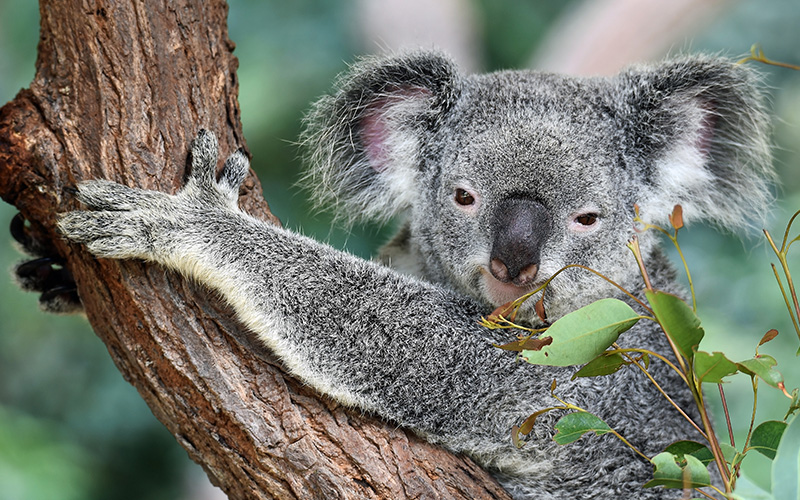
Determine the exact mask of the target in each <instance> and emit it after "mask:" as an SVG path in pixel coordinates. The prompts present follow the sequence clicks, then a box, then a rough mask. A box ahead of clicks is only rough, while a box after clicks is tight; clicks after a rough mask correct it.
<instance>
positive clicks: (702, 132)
mask: <svg viewBox="0 0 800 500" xmlns="http://www.w3.org/2000/svg"><path fill="white" fill-rule="evenodd" d="M699 104H700V109H701V112H702V113H703V117H702V118H701V119H700V129H699V130H698V131H697V139H696V140H695V146H696V147H697V150H698V151H700V154H702V155H703V157H705V158H708V157H709V156H711V141H712V140H713V139H714V132H715V131H716V127H717V118H718V117H717V113H716V112H715V106H714V103H713V102H711V101H702V102H700V103H699Z"/></svg>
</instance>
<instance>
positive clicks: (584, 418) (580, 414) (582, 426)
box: [553, 411, 611, 445]
mask: <svg viewBox="0 0 800 500" xmlns="http://www.w3.org/2000/svg"><path fill="white" fill-rule="evenodd" d="M555 428H556V431H557V432H556V434H555V436H553V441H555V442H556V443H558V444H561V445H564V444H569V443H572V442H573V441H577V440H578V439H580V438H581V436H583V435H584V434H586V433H587V432H594V433H595V434H597V435H598V436H600V435H602V434H606V433H608V432H611V427H609V426H608V424H607V423H605V422H603V420H602V419H600V417H598V416H596V415H593V414H591V413H589V412H585V411H577V412H574V413H567V414H566V415H564V416H563V417H561V418H560V419H559V420H558V422H556V425H555Z"/></svg>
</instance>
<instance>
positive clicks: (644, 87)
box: [618, 56, 774, 229]
mask: <svg viewBox="0 0 800 500" xmlns="http://www.w3.org/2000/svg"><path fill="white" fill-rule="evenodd" d="M618 78H620V80H621V82H622V85H623V88H624V89H626V90H627V91H623V94H624V95H625V96H626V98H627V102H626V103H624V104H623V108H625V109H626V111H624V112H623V114H622V117H623V122H622V125H621V126H622V128H623V129H626V131H627V132H626V133H627V145H626V147H625V149H627V153H628V158H631V159H632V160H633V163H634V164H635V166H634V167H633V168H635V169H636V170H638V172H639V174H640V175H641V176H642V179H641V180H642V181H643V182H642V183H641V184H642V186H643V187H642V192H640V193H638V194H637V198H638V203H639V206H640V209H641V212H640V213H641V215H642V217H643V218H645V220H647V221H650V222H655V223H658V224H665V223H666V221H667V215H668V214H669V213H671V212H672V207H673V206H674V205H676V204H680V205H681V206H682V207H683V213H684V216H685V218H687V219H688V220H691V219H705V220H709V221H711V222H713V223H715V224H718V225H720V226H723V227H727V228H730V229H736V228H740V227H743V226H748V225H749V224H752V223H754V222H763V219H764V218H765V215H766V211H767V208H768V206H769V205H770V202H771V201H772V194H771V191H770V186H771V184H772V182H773V181H774V171H773V169H772V165H771V161H770V147H769V139H768V135H769V132H768V129H769V120H768V118H767V113H766V111H765V107H764V100H763V97H762V95H761V91H760V89H759V80H758V78H757V75H756V74H755V72H754V71H753V70H751V69H750V68H746V67H744V66H742V65H737V64H735V63H733V62H732V61H730V60H727V59H723V58H713V57H705V56H700V57H687V58H682V59H676V60H671V61H667V62H665V63H662V64H660V65H657V66H645V67H639V68H631V69H629V70H628V71H627V72H625V73H622V74H621V75H620V76H619V77H618ZM628 168H631V166H629V167H628ZM631 173H633V172H631Z"/></svg>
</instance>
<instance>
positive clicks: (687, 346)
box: [645, 290, 705, 363]
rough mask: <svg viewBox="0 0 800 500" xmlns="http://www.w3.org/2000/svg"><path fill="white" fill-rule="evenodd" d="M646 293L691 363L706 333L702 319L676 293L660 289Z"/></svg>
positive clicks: (646, 291)
mask: <svg viewBox="0 0 800 500" xmlns="http://www.w3.org/2000/svg"><path fill="white" fill-rule="evenodd" d="M645 295H646V296H647V300H648V301H649V302H650V307H651V308H652V309H653V314H655V316H656V319H657V320H658V322H659V323H660V324H661V327H662V328H664V331H665V332H666V334H667V336H668V337H669V338H670V339H671V340H672V342H673V343H674V344H675V346H676V347H677V348H678V351H679V352H680V353H681V354H682V355H683V357H684V358H686V360H687V361H689V362H690V363H691V361H692V358H693V357H694V351H695V350H696V349H697V346H698V345H700V341H701V340H703V336H704V335H705V333H704V332H703V329H702V328H701V327H700V319H699V318H698V317H697V315H696V314H695V313H694V311H692V308H691V307H689V305H688V304H686V302H684V301H683V300H681V299H680V298H679V297H677V296H675V295H672V294H670V293H666V292H662V291H660V290H656V291H651V290H645Z"/></svg>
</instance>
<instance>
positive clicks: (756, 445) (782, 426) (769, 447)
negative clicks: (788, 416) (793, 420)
mask: <svg viewBox="0 0 800 500" xmlns="http://www.w3.org/2000/svg"><path fill="white" fill-rule="evenodd" d="M785 430H786V422H781V421H780V420H767V421H766V422H763V423H761V424H760V425H759V426H758V427H756V428H755V429H754V430H753V435H752V436H751V437H750V448H752V449H754V450H756V451H757V452H759V453H761V454H762V455H764V456H765V457H767V458H769V459H770V460H772V459H773V458H775V452H776V451H778V443H780V442H781V436H783V431H785Z"/></svg>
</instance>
